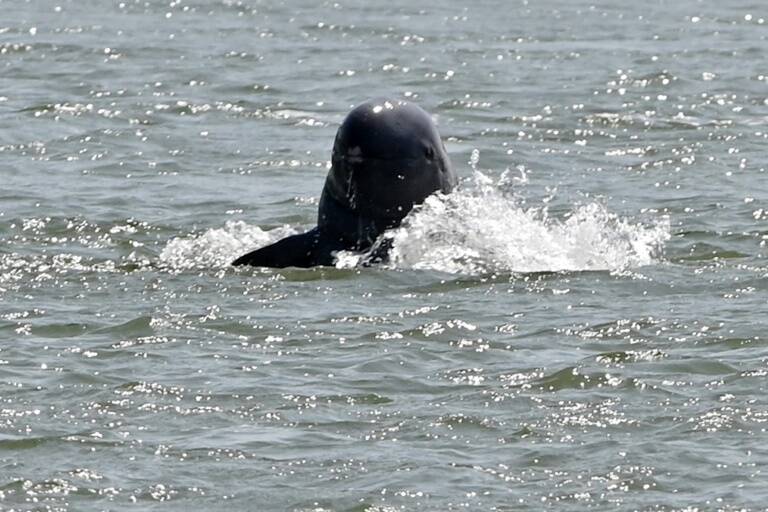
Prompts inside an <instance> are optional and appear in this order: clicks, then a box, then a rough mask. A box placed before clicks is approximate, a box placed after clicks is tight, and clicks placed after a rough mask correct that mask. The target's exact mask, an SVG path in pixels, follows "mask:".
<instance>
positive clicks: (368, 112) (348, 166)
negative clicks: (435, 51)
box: [232, 99, 457, 268]
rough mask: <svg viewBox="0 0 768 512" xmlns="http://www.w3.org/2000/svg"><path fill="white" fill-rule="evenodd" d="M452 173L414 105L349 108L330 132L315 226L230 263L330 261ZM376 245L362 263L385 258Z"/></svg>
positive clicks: (388, 102) (367, 241)
mask: <svg viewBox="0 0 768 512" xmlns="http://www.w3.org/2000/svg"><path fill="white" fill-rule="evenodd" d="M456 183H457V178H456V175H455V174H454V172H453V169H452V168H451V163H450V160H449V158H448V154H447V153H446V151H445V146H444V145H443V143H442V141H441V140H440V134H439V133H438V131H437V127H436V126H435V124H434V122H433V121H432V118H431V117H430V116H429V114H427V113H426V112H425V111H424V110H422V109H421V108H420V107H419V106H417V105H415V104H413V103H408V102H405V101H398V100H392V99H374V100H369V101H366V102H365V103H363V104H362V105H359V106H357V107H355V108H354V109H353V110H352V111H351V112H350V113H349V114H348V115H347V117H346V118H345V119H344V122H343V123H342V124H341V126H340V127H339V131H338V132H337V133H336V140H335V141H334V144H333V154H332V157H331V170H330V171H329V172H328V176H327V178H326V179H325V186H324V187H323V192H322V194H321V196H320V205H319V207H318V212H317V226H316V227H315V228H313V229H311V230H309V231H307V232H306V233H302V234H300V235H293V236H289V237H287V238H284V239H282V240H280V241H278V242H275V243H274V244H272V245H268V246H266V247H262V248H261V249H257V250H255V251H253V252H250V253H248V254H245V255H243V256H241V257H239V258H237V259H236V260H235V261H234V262H232V264H233V265H252V266H257V267H273V268H283V267H305V268H306V267H314V266H318V265H333V264H334V262H335V253H336V252H338V251H342V250H348V251H359V252H363V251H368V250H370V249H371V248H372V247H374V244H375V243H376V241H377V239H378V238H379V237H380V235H381V234H382V233H384V231H386V230H387V229H391V228H394V227H397V226H399V225H400V223H401V222H402V220H403V218H405V216H406V215H408V213H409V212H410V211H411V210H412V209H413V207H414V206H417V205H419V204H421V203H423V202H424V200H425V199H426V198H427V197H429V196H430V195H432V194H433V193H435V192H443V193H449V192H451V191H452V190H453V188H454V187H455V186H456ZM388 250H389V246H388V244H387V243H379V244H378V245H377V246H376V248H375V249H374V250H373V251H371V252H372V254H370V255H369V256H368V259H367V262H368V263H373V262H377V261H382V260H385V259H386V257H387V252H388Z"/></svg>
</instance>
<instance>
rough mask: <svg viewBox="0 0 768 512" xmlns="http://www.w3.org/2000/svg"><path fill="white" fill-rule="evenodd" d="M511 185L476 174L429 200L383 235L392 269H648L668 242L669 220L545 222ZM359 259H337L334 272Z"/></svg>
mask: <svg viewBox="0 0 768 512" xmlns="http://www.w3.org/2000/svg"><path fill="white" fill-rule="evenodd" d="M514 181H517V182H518V183H522V182H524V181H525V175H523V177H522V179H517V178H510V176H509V173H505V174H503V175H502V176H501V178H500V179H499V180H498V181H495V182H494V180H492V179H491V178H489V177H488V176H486V175H484V174H482V173H481V172H479V171H475V173H474V180H473V182H471V183H469V184H465V185H468V186H464V187H462V188H461V189H459V190H457V191H455V192H454V193H452V194H449V195H434V196H431V197H429V198H428V199H427V200H426V201H425V203H424V204H423V205H422V206H421V207H420V208H418V209H416V210H414V211H413V212H411V214H410V215H409V216H408V217H407V218H406V219H405V221H404V222H403V225H402V226H401V227H400V228H397V229H395V230H392V231H390V232H389V233H387V234H386V235H385V236H386V237H388V238H389V239H390V240H391V242H392V245H393V248H392V251H391V253H390V265H391V266H392V267H394V268H413V269H431V270H438V271H442V272H449V273H461V274H482V273H490V272H547V271H548V272H557V271H584V270H609V271H622V270H626V269H629V268H634V267H639V266H643V265H649V264H652V263H654V262H655V261H657V260H658V258H659V257H660V256H661V251H662V249H663V246H664V243H665V242H666V241H667V240H668V239H669V237H670V234H669V233H670V227H669V219H668V218H666V217H661V218H658V219H655V220H654V221H653V222H652V223H651V224H650V225H646V224H642V223H638V222H633V221H631V220H628V219H623V218H621V217H619V216H618V215H616V214H614V213H611V212H609V211H608V210H607V209H606V208H605V207H604V206H603V205H602V204H600V203H598V202H592V203H588V204H582V205H576V206H575V207H574V208H572V210H571V211H570V212H568V213H567V214H566V215H564V216H563V217H562V218H555V217H552V216H550V214H549V209H548V206H547V203H548V202H549V200H550V199H551V198H547V199H546V200H545V201H543V204H542V205H541V206H534V207H530V206H526V205H525V202H524V201H523V200H522V199H521V198H520V197H519V196H517V195H514V194H510V193H509V192H508V190H509V189H510V188H511V187H510V185H511V184H513V182H514ZM361 260H362V258H361V257H359V256H357V257H356V256H355V255H353V254H350V253H342V254H340V255H339V260H338V263H337V266H338V267H349V266H354V265H356V264H359V263H360V261H361Z"/></svg>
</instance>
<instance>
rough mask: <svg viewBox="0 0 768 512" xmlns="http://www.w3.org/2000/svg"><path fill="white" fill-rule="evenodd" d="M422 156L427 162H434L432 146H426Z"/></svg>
mask: <svg viewBox="0 0 768 512" xmlns="http://www.w3.org/2000/svg"><path fill="white" fill-rule="evenodd" d="M424 155H425V156H426V157H427V160H434V159H435V150H434V149H433V148H432V146H427V148H426V149H425V150H424Z"/></svg>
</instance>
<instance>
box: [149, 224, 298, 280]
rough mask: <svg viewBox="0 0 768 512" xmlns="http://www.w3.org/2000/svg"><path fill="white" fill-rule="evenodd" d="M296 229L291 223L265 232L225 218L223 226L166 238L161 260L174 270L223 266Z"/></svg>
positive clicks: (290, 233) (292, 232) (256, 227)
mask: <svg viewBox="0 0 768 512" xmlns="http://www.w3.org/2000/svg"><path fill="white" fill-rule="evenodd" d="M296 232H297V231H296V230H295V229H294V228H292V227H290V226H281V227H278V228H275V229H271V230H269V231H264V230H263V229H261V228H260V227H258V226H252V225H250V224H247V223H245V222H243V221H228V222H227V223H226V224H224V227H223V228H214V229H209V230H208V231H206V232H204V233H203V234H201V235H197V236H191V237H180V238H174V239H173V240H171V241H169V242H168V244H167V245H166V246H165V248H163V250H162V252H161V253H160V262H161V263H162V264H163V265H166V266H167V267H169V268H171V269H174V270H183V269H191V268H211V267H214V268H215V267H226V266H228V265H229V264H230V263H232V261H233V260H234V259H235V258H237V257H238V256H241V255H243V254H244V253H246V252H248V251H252V250H254V249H257V248H259V247H263V246H265V245H268V244H271V243H273V242H276V241H277V240H279V239H281V238H283V237H286V236H289V235H293V234H295V233H296Z"/></svg>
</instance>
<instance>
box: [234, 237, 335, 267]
mask: <svg viewBox="0 0 768 512" xmlns="http://www.w3.org/2000/svg"><path fill="white" fill-rule="evenodd" d="M319 238H320V232H319V230H318V229H317V228H315V229H313V230H311V231H307V232H306V233H302V234H300V235H293V236H289V237H287V238H283V239H282V240H280V241H278V242H275V243H274V244H272V245H268V246H266V247H262V248H260V249H256V250H255V251H252V252H249V253H248V254H245V255H243V256H240V257H239V258H237V259H236V260H235V261H233V262H232V264H233V265H252V266H254V267H272V268H285V267H303V268H307V267H313V266H315V265H330V264H332V262H328V263H318V261H317V254H316V253H317V246H318V241H319Z"/></svg>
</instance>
